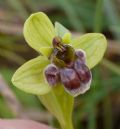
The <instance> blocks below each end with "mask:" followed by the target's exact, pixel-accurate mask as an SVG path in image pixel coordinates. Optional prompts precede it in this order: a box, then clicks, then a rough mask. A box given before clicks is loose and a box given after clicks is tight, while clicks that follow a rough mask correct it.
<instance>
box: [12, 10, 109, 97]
mask: <svg viewBox="0 0 120 129" xmlns="http://www.w3.org/2000/svg"><path fill="white" fill-rule="evenodd" d="M24 37H25V39H26V41H27V43H28V44H29V45H30V46H31V47H32V48H34V49H35V50H36V51H38V52H39V53H41V55H40V56H38V57H37V58H35V59H32V60H30V61H28V62H27V63H25V64H24V65H23V66H21V67H20V68H19V69H18V70H17V71H16V72H15V74H14V76H13V78H12V82H13V84H14V85H15V86H16V87H18V88H20V89H22V90H24V91H26V92H28V93H32V94H36V95H43V94H46V93H48V92H49V91H50V90H52V88H54V86H57V84H58V83H59V84H61V86H64V87H65V90H66V91H67V92H68V93H70V94H71V95H73V96H77V95H79V94H80V93H84V92H85V91H86V90H88V89H89V87H90V83H91V72H90V69H91V68H93V67H94V66H95V65H96V64H98V62H99V61H100V60H101V59H102V57H103V55H104V52H105V50H106V47H107V42H106V39H105V37H104V36H103V35H102V34H100V33H88V34H85V35H83V36H80V37H77V38H74V37H71V33H70V32H69V30H67V29H66V28H64V27H63V26H62V25H61V24H59V23H58V22H56V23H55V28H54V26H53V24H52V23H51V21H50V20H49V18H48V17H47V16H46V15H45V14H44V13H42V12H39V13H35V14H32V15H31V16H30V17H29V18H28V19H27V20H26V22H25V25H24ZM50 85H53V87H51V86H50ZM58 92H59V91H58Z"/></svg>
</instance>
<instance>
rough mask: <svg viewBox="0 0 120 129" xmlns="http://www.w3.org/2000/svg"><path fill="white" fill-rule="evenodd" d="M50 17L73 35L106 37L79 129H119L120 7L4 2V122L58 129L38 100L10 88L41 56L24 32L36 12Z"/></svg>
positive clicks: (82, 103) (72, 0)
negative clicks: (20, 70)
mask: <svg viewBox="0 0 120 129" xmlns="http://www.w3.org/2000/svg"><path fill="white" fill-rule="evenodd" d="M38 11H43V12H45V13H46V14H47V15H48V16H49V17H50V19H51V20H52V22H53V23H54V22H55V21H58V22H60V23H62V24H63V25H64V26H66V27H67V28H68V29H70V30H71V31H73V32H74V33H76V32H79V33H80V34H83V33H88V32H101V33H103V34H104V35H105V36H106V37H107V39H108V49H107V51H106V54H105V57H104V59H103V60H102V62H101V63H100V64H99V65H98V66H97V67H95V68H94V69H93V70H92V72H93V82H92V86H91V89H90V90H89V91H88V92H87V93H86V94H84V95H81V96H79V97H77V98H76V99H75V108H74V109H75V110H74V113H73V121H74V126H75V129H101V128H102V129H120V1H119V0H0V118H27V119H28V118H29V119H32V120H37V121H40V122H44V123H46V124H49V125H52V126H54V127H58V123H57V121H56V120H55V119H54V118H53V117H52V115H51V114H50V113H49V112H47V111H46V110H45V108H44V107H43V106H42V105H41V103H40V102H39V100H38V99H37V97H35V96H33V95H29V94H26V93H24V92H22V91H20V90H18V89H16V88H15V87H13V85H12V84H11V77H12V75H13V73H14V72H15V70H16V69H17V68H18V67H19V66H20V65H21V64H23V63H24V62H26V61H27V60H29V59H31V58H34V57H36V55H38V53H36V52H35V51H34V50H33V49H31V48H30V47H29V46H28V45H27V44H26V43H25V40H24V37H23V35H22V28H23V24H24V22H25V20H26V18H27V17H28V16H29V15H30V14H31V13H34V12H38Z"/></svg>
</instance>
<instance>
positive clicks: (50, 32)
mask: <svg viewBox="0 0 120 129" xmlns="http://www.w3.org/2000/svg"><path fill="white" fill-rule="evenodd" d="M23 34H24V37H25V39H26V41H27V43H28V44H29V45H30V46H31V47H32V48H34V49H35V50H37V51H38V52H40V48H41V47H51V45H52V40H53V38H54V37H55V29H54V26H53V25H52V23H51V21H50V19H49V18H48V16H47V15H46V14H44V13H43V12H38V13H34V14H32V15H31V16H30V17H29V18H28V19H27V20H26V22H25V24H24V30H23Z"/></svg>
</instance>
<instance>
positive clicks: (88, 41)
mask: <svg viewBox="0 0 120 129" xmlns="http://www.w3.org/2000/svg"><path fill="white" fill-rule="evenodd" d="M70 45H72V46H73V47H74V48H75V49H82V50H84V51H85V52H86V58H87V59H86V61H87V66H88V67H89V68H90V69H91V68H93V67H94V66H95V65H97V64H98V63H99V62H100V61H101V59H102V58H103V56H104V53H105V50H106V48H107V40H106V38H105V36H104V35H103V34H100V33H88V34H85V35H83V36H80V37H79V38H77V39H74V40H73V41H72V42H71V43H70Z"/></svg>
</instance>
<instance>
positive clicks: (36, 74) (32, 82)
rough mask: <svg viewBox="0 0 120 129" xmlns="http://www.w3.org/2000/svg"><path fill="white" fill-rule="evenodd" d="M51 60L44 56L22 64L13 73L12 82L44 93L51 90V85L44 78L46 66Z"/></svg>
mask: <svg viewBox="0 0 120 129" xmlns="http://www.w3.org/2000/svg"><path fill="white" fill-rule="evenodd" d="M49 63H50V62H49V60H48V59H47V58H45V57H44V56H39V57H37V58H34V59H32V60H30V61H28V62H27V63H25V64H24V65H22V66H21V67H20V68H19V69H18V70H17V71H16V72H15V74H14V75H13V77H12V83H13V84H14V85H15V86H16V87H17V88H19V89H21V90H23V91H25V92H28V93H32V94H36V95H43V94H46V93H48V92H49V91H50V89H51V88H50V86H49V85H48V83H47V82H46V81H45V78H44V73H43V72H44V68H45V67H46V65H48V64H49Z"/></svg>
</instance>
